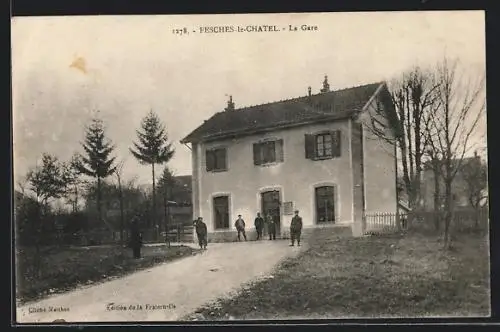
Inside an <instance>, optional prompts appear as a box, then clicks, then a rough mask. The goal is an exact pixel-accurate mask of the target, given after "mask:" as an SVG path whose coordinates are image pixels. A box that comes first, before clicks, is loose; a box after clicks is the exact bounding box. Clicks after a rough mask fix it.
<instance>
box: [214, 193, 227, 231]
mask: <svg viewBox="0 0 500 332" xmlns="http://www.w3.org/2000/svg"><path fill="white" fill-rule="evenodd" d="M213 200H214V201H213V209H214V228H215V229H229V196H217V197H214V198H213Z"/></svg>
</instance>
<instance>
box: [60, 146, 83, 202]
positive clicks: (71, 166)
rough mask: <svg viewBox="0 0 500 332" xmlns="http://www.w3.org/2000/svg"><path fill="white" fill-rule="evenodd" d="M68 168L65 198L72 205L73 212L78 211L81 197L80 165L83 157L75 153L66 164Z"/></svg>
mask: <svg viewBox="0 0 500 332" xmlns="http://www.w3.org/2000/svg"><path fill="white" fill-rule="evenodd" d="M64 167H65V169H66V171H65V174H66V176H67V181H66V182H67V190H66V194H65V198H66V200H67V202H68V203H69V204H70V205H71V207H72V210H73V212H78V204H79V198H80V186H81V184H82V180H81V178H80V175H81V173H80V171H79V169H80V167H81V159H80V158H79V156H78V155H76V154H75V155H73V156H72V158H71V159H70V161H69V162H68V163H65V164H64Z"/></svg>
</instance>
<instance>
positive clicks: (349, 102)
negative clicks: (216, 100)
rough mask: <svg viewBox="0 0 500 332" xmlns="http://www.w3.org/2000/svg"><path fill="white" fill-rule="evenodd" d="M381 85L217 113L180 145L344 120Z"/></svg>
mask: <svg viewBox="0 0 500 332" xmlns="http://www.w3.org/2000/svg"><path fill="white" fill-rule="evenodd" d="M381 84H384V83H383V82H378V83H372V84H366V85H361V86H357V87H352V88H347V89H342V90H337V91H330V92H325V93H319V94H315V95H311V96H304V97H298V98H293V99H288V100H281V101H277V102H271V103H267V104H261V105H256V106H249V107H243V108H239V109H235V110H232V111H222V112H218V113H216V114H214V115H213V116H212V117H211V118H210V119H208V120H206V121H205V122H204V123H203V124H202V125H200V126H199V127H198V128H196V129H195V130H193V131H192V132H191V133H190V134H189V135H187V136H186V137H185V138H184V139H182V140H181V143H187V142H195V141H200V140H207V139H215V138H222V137H227V136H232V135H243V134H250V133H256V132H259V131H266V130H270V129H274V128H283V127H290V126H297V125H301V124H303V123H311V122H317V121H327V120H328V121H332V120H337V119H344V118H347V117H350V116H352V115H353V114H355V113H356V112H357V111H360V110H361V109H362V108H363V107H364V106H365V105H366V103H367V102H368V101H369V100H370V98H371V97H372V96H373V95H374V94H375V92H376V91H377V89H378V88H379V87H380V86H381Z"/></svg>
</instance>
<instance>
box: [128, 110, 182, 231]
mask: <svg viewBox="0 0 500 332" xmlns="http://www.w3.org/2000/svg"><path fill="white" fill-rule="evenodd" d="M136 132H137V138H138V142H137V143H136V142H133V144H134V148H135V149H134V148H130V152H131V153H132V155H133V156H134V157H135V158H136V159H137V160H138V161H139V162H140V163H141V164H143V165H151V172H152V179H153V208H152V211H153V213H152V219H153V224H154V226H157V224H156V186H155V164H164V163H167V162H168V161H169V160H170V159H171V158H172V157H173V156H174V153H175V150H174V149H173V147H172V144H171V143H169V142H168V135H167V131H166V129H165V126H164V125H163V124H162V123H161V121H160V118H159V117H158V116H157V115H156V113H154V112H153V111H152V110H151V111H150V112H149V113H148V114H147V115H146V117H144V118H143V119H142V121H141V130H137V131H136Z"/></svg>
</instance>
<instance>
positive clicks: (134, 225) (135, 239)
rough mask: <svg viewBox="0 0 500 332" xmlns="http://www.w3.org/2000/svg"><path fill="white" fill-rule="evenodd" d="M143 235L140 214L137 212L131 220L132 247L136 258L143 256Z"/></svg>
mask: <svg viewBox="0 0 500 332" xmlns="http://www.w3.org/2000/svg"><path fill="white" fill-rule="evenodd" d="M141 247H142V235H141V231H140V228H139V216H138V215H137V214H136V215H135V216H134V217H133V218H132V220H131V222H130V248H132V253H133V255H134V258H137V259H138V258H141Z"/></svg>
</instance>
